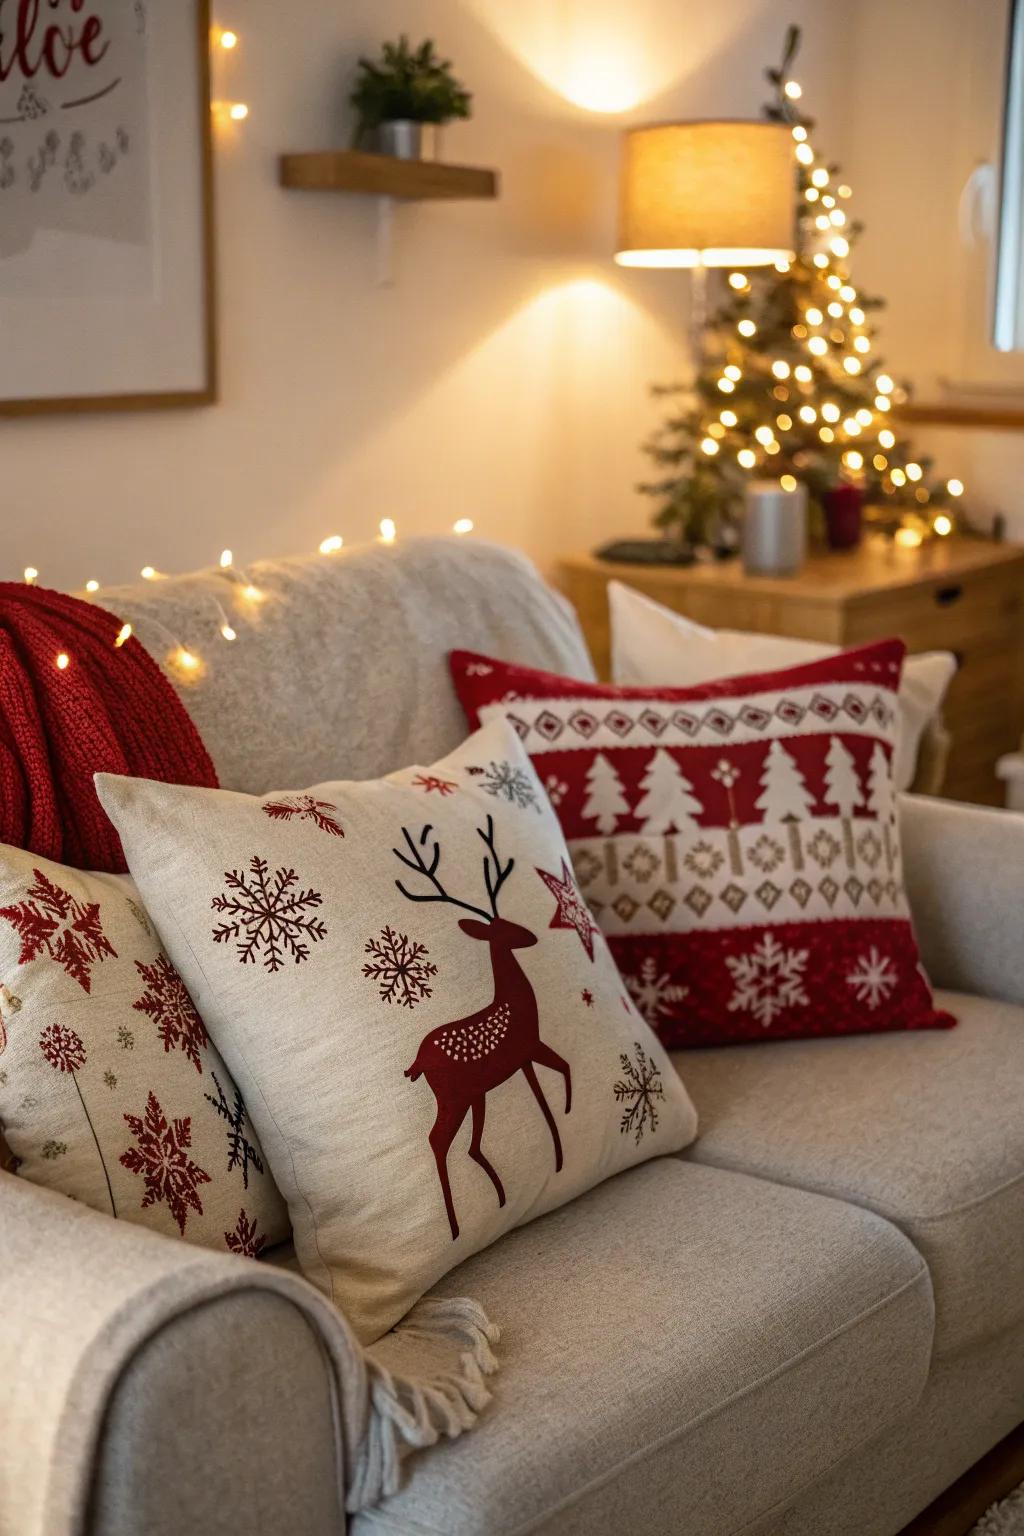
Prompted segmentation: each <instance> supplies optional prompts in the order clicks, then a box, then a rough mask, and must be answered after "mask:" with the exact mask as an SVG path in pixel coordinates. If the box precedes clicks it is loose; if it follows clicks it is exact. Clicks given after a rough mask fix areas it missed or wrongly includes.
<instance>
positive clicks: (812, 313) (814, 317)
mask: <svg viewBox="0 0 1024 1536" xmlns="http://www.w3.org/2000/svg"><path fill="white" fill-rule="evenodd" d="M804 318H805V319H806V321H807V324H808V325H820V324H821V322H822V321H823V320H824V318H825V316H824V315H823V314H822V312H821V310H820V309H817V308H811V309H808V310H806V311H805V312H804Z"/></svg>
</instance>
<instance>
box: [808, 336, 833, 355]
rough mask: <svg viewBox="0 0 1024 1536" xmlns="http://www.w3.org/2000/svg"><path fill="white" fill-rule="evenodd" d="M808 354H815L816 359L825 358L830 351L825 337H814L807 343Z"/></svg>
mask: <svg viewBox="0 0 1024 1536" xmlns="http://www.w3.org/2000/svg"><path fill="white" fill-rule="evenodd" d="M807 350H808V352H813V353H814V356H815V357H824V356H825V353H826V352H827V351H828V342H827V341H826V340H825V338H824V336H812V337H811V339H810V341H809V342H808V343H807Z"/></svg>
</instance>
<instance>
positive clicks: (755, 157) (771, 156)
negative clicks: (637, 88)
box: [615, 122, 796, 267]
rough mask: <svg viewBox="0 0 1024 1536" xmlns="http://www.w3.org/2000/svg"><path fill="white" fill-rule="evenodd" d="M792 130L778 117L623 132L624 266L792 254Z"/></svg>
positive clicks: (738, 262) (762, 261)
mask: <svg viewBox="0 0 1024 1536" xmlns="http://www.w3.org/2000/svg"><path fill="white" fill-rule="evenodd" d="M795 187H796V178H795V175H794V169H793V139H792V135H791V133H790V130H789V128H788V127H787V126H786V125H785V124H784V123H763V122H693V123H657V124H654V125H652V126H650V127H646V128H633V129H630V130H629V132H627V133H626V135H625V145H624V153H623V161H622V193H621V204H620V216H619V240H618V249H617V251H616V254H615V260H616V261H617V262H619V263H620V265H622V266H626V267H697V266H707V267H730V266H765V265H767V264H769V263H771V262H774V261H779V260H781V259H783V258H784V257H789V256H791V255H792V254H793V226H794V217H795V214H794V200H795Z"/></svg>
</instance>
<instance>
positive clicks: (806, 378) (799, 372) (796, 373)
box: [793, 363, 814, 384]
mask: <svg viewBox="0 0 1024 1536" xmlns="http://www.w3.org/2000/svg"><path fill="white" fill-rule="evenodd" d="M793 377H794V379H799V381H800V383H801V384H809V383H810V382H811V380H812V379H813V378H814V374H813V373H812V372H811V370H810V368H808V366H807V364H806V363H797V365H796V367H795V368H794V369H793Z"/></svg>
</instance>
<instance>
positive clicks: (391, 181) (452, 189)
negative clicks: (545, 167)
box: [280, 149, 498, 199]
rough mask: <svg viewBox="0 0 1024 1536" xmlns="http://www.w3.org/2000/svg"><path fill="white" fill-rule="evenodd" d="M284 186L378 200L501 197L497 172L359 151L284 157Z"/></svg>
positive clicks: (322, 152) (281, 167)
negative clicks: (355, 194)
mask: <svg viewBox="0 0 1024 1536" xmlns="http://www.w3.org/2000/svg"><path fill="white" fill-rule="evenodd" d="M280 175H281V185H282V186H283V187H292V188H294V189H295V190H296V191H300V192H362V193H367V194H369V195H371V196H373V197H401V198H407V199H422V198H471V197H483V198H490V197H497V195H498V176H497V172H496V171H488V170H483V169H481V168H480V167H478V166H472V165H445V164H444V163H443V162H442V161H439V160H398V159H396V158H395V157H394V156H392V155H367V154H363V153H362V152H361V151H359V150H355V149H342V150H321V151H316V152H314V153H311V154H304V155H282V156H281V166H280Z"/></svg>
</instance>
